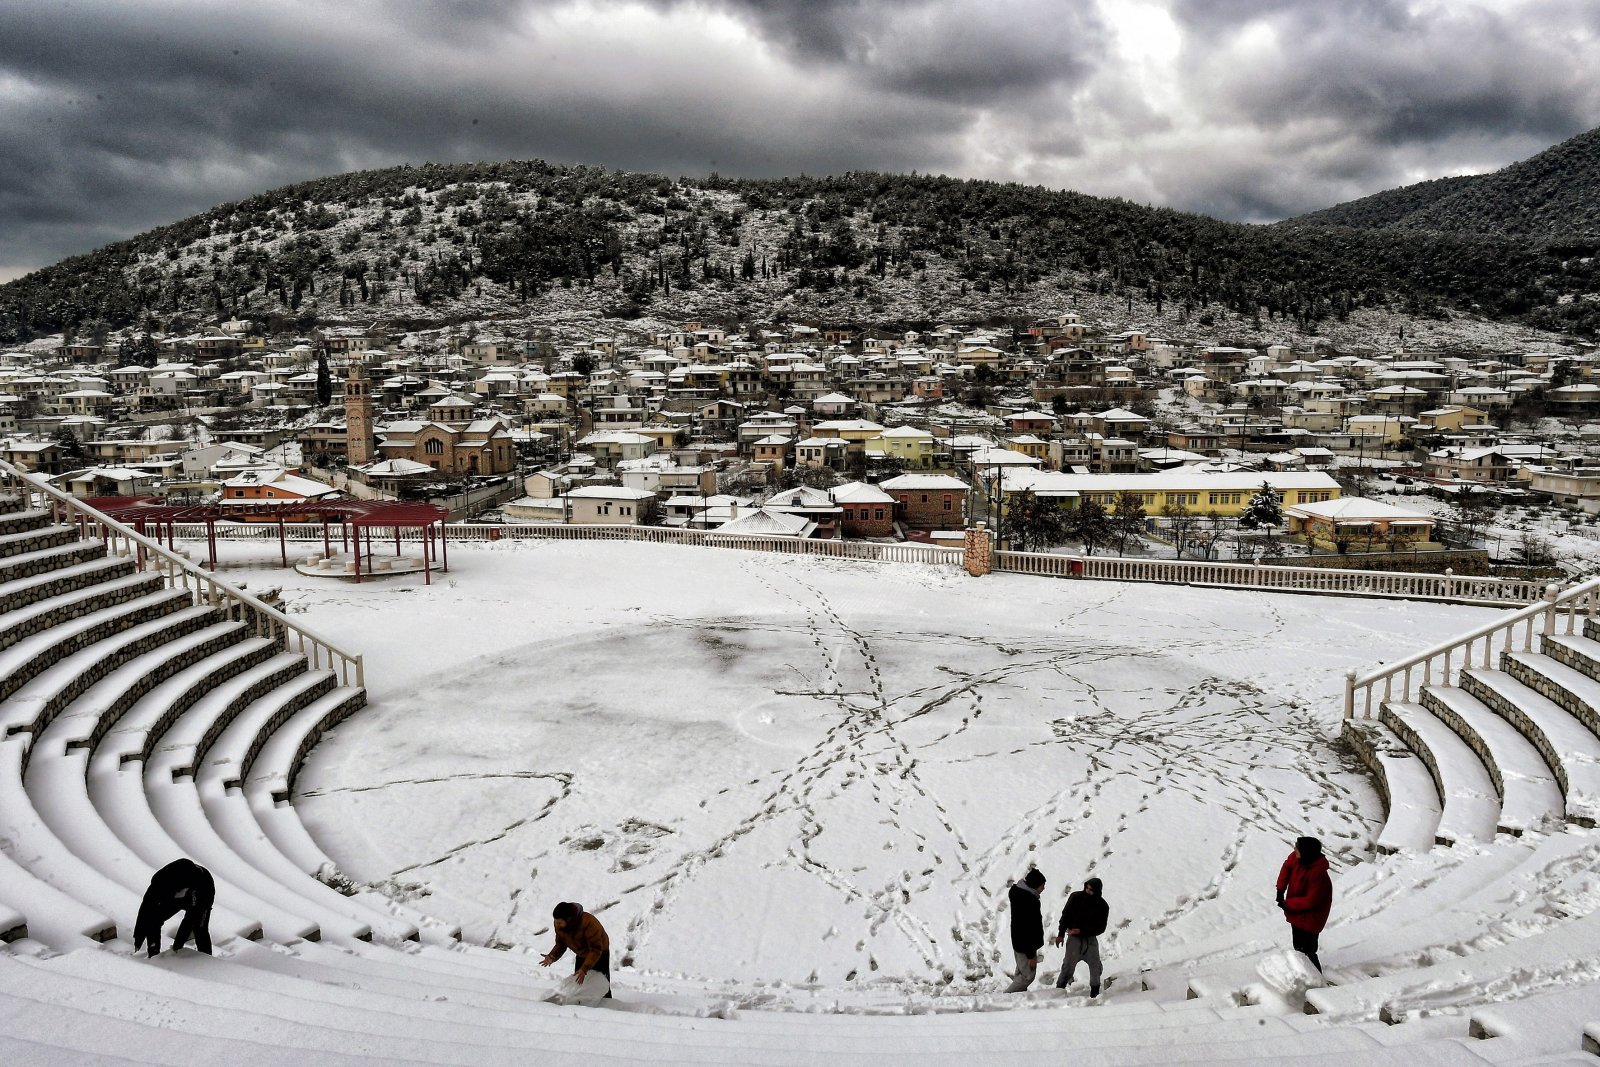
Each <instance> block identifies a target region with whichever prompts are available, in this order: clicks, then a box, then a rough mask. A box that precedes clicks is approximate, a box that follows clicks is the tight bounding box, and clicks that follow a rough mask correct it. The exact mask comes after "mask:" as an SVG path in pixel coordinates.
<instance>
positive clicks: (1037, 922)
mask: <svg viewBox="0 0 1600 1067" xmlns="http://www.w3.org/2000/svg"><path fill="white" fill-rule="evenodd" d="M1043 889H1044V875H1043V874H1042V873H1040V871H1039V870H1038V868H1034V869H1033V870H1030V871H1029V872H1028V873H1027V874H1025V875H1023V877H1022V881H1020V882H1018V883H1017V884H1016V885H1013V886H1012V887H1011V892H1010V894H1009V895H1010V898H1011V951H1012V952H1014V953H1016V956H1017V976H1016V977H1015V978H1013V979H1012V980H1011V985H1010V986H1009V987H1008V988H1007V989H1006V992H1007V993H1020V992H1022V991H1023V990H1024V989H1027V988H1028V987H1029V986H1030V985H1032V984H1033V979H1034V978H1035V976H1037V975H1038V973H1039V950H1040V949H1041V948H1043V947H1044V913H1043V912H1042V911H1040V909H1039V893H1040V891H1041V890H1043Z"/></svg>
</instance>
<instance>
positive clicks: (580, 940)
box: [539, 901, 611, 1000]
mask: <svg viewBox="0 0 1600 1067" xmlns="http://www.w3.org/2000/svg"><path fill="white" fill-rule="evenodd" d="M551 917H552V918H553V919H554V920H555V928H556V944H555V947H554V948H552V949H551V950H550V951H549V952H547V953H545V955H544V958H543V959H541V960H540V961H539V966H541V967H548V966H550V965H551V964H552V963H554V962H555V961H556V960H559V959H560V958H561V957H562V956H564V955H566V952H567V949H569V948H570V949H571V950H572V955H573V960H572V975H573V977H574V978H576V979H577V980H578V984H579V985H582V984H583V979H584V976H585V975H587V974H588V973H589V972H590V971H599V972H600V973H601V974H603V975H605V976H606V981H607V982H610V981H611V938H610V937H609V936H607V934H606V928H605V927H603V926H601V925H600V920H599V919H596V918H595V917H594V916H593V915H590V914H589V913H588V912H586V911H584V910H583V905H581V904H575V903H573V902H571V901H562V902H561V903H560V904H557V905H556V906H555V910H554V911H553V912H551ZM606 999H608V1000H609V999H611V991H610V990H609V989H608V990H606Z"/></svg>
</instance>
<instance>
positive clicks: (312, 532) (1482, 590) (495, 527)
mask: <svg viewBox="0 0 1600 1067" xmlns="http://www.w3.org/2000/svg"><path fill="white" fill-rule="evenodd" d="M165 528H166V527H165V525H163V529H165ZM446 531H447V534H448V536H449V538H450V539H451V540H453V541H528V540H554V541H643V542H645V543H647V544H676V545H701V546H705V547H709V548H736V549H743V550H746V551H757V552H782V553H787V554H791V555H807V556H829V557H832V558H836V559H862V560H873V561H877V562H882V563H925V564H934V565H945V566H957V567H958V566H961V565H962V563H963V562H964V560H965V558H966V557H965V554H964V551H963V550H962V549H961V548H946V547H944V546H942V545H929V544H922V543H920V542H914V541H904V542H899V543H887V542H878V541H849V540H821V539H815V538H796V537H761V536H757V535H752V534H727V533H719V532H717V531H716V530H694V529H687V528H684V527H677V526H626V525H615V526H601V525H590V524H565V523H529V524H527V525H517V524H514V523H503V524H502V523H451V524H449V525H448V526H447V527H446ZM172 533H173V536H175V537H180V538H184V539H187V540H203V539H204V538H205V536H206V527H205V525H204V524H203V523H181V522H180V523H176V524H173V526H172ZM216 534H217V537H218V538H219V539H220V540H262V541H270V540H276V539H277V538H278V537H279V536H280V532H279V527H278V526H277V525H276V524H275V523H259V522H221V523H218V524H217V525H216ZM281 536H283V537H284V538H286V539H287V540H289V541H294V542H319V543H320V542H321V541H322V538H323V533H322V524H321V523H312V522H301V523H296V522H290V523H285V524H284V526H283V527H282V533H281ZM396 536H398V539H399V540H400V541H401V542H411V541H419V540H421V538H422V534H421V531H419V530H417V529H401V530H399V531H398V535H397V534H396V533H395V532H394V531H388V532H385V533H383V534H381V535H375V536H374V538H373V540H374V541H378V540H380V539H381V540H385V541H393V540H395V539H396ZM994 565H995V569H996V570H1002V571H1012V572H1015V573H1019V574H1038V575H1048V576H1053V577H1060V578H1069V577H1070V578H1090V579H1101V580H1110V581H1121V582H1166V583H1172V584H1180V585H1199V586H1217V587H1220V588H1235V589H1277V590H1282V591H1284V592H1302V593H1339V594H1344V595H1347V596H1372V597H1389V598H1408V597H1409V598H1412V599H1426V600H1447V601H1457V602H1460V601H1466V602H1470V603H1489V604H1508V605H1509V604H1526V603H1528V602H1529V601H1531V600H1537V599H1538V598H1539V596H1540V595H1541V594H1542V592H1543V590H1544V585H1543V583H1542V582H1539V581H1537V580H1534V579H1526V578H1490V577H1466V576H1458V575H1456V574H1453V573H1451V572H1450V571H1446V572H1445V573H1444V574H1420V573H1410V572H1405V571H1366V570H1342V569H1335V568H1331V567H1290V566H1262V565H1260V564H1254V563H1229V562H1216V561H1211V562H1207V561H1204V560H1181V559H1137V558H1129V557H1125V556H1080V555H1059V554H1055V553H1049V552H1014V551H999V552H996V553H994Z"/></svg>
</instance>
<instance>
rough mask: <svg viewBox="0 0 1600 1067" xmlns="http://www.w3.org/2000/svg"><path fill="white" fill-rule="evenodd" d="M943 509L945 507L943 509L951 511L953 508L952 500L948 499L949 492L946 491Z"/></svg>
mask: <svg viewBox="0 0 1600 1067" xmlns="http://www.w3.org/2000/svg"><path fill="white" fill-rule="evenodd" d="M944 509H945V510H946V511H951V510H953V506H952V501H951V499H950V494H949V493H946V494H945V495H944Z"/></svg>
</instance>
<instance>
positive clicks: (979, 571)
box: [963, 522, 994, 578]
mask: <svg viewBox="0 0 1600 1067" xmlns="http://www.w3.org/2000/svg"><path fill="white" fill-rule="evenodd" d="M963 547H964V548H965V549H966V553H965V555H966V564H967V573H968V574H970V575H972V576H973V577H974V578H977V577H980V576H981V575H985V574H988V573H989V572H990V571H992V570H994V551H993V548H994V539H993V538H992V537H990V536H989V530H988V528H987V525H986V524H985V523H981V522H980V523H978V524H977V525H976V526H969V527H967V540H966V544H965V545H964V546H963Z"/></svg>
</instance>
